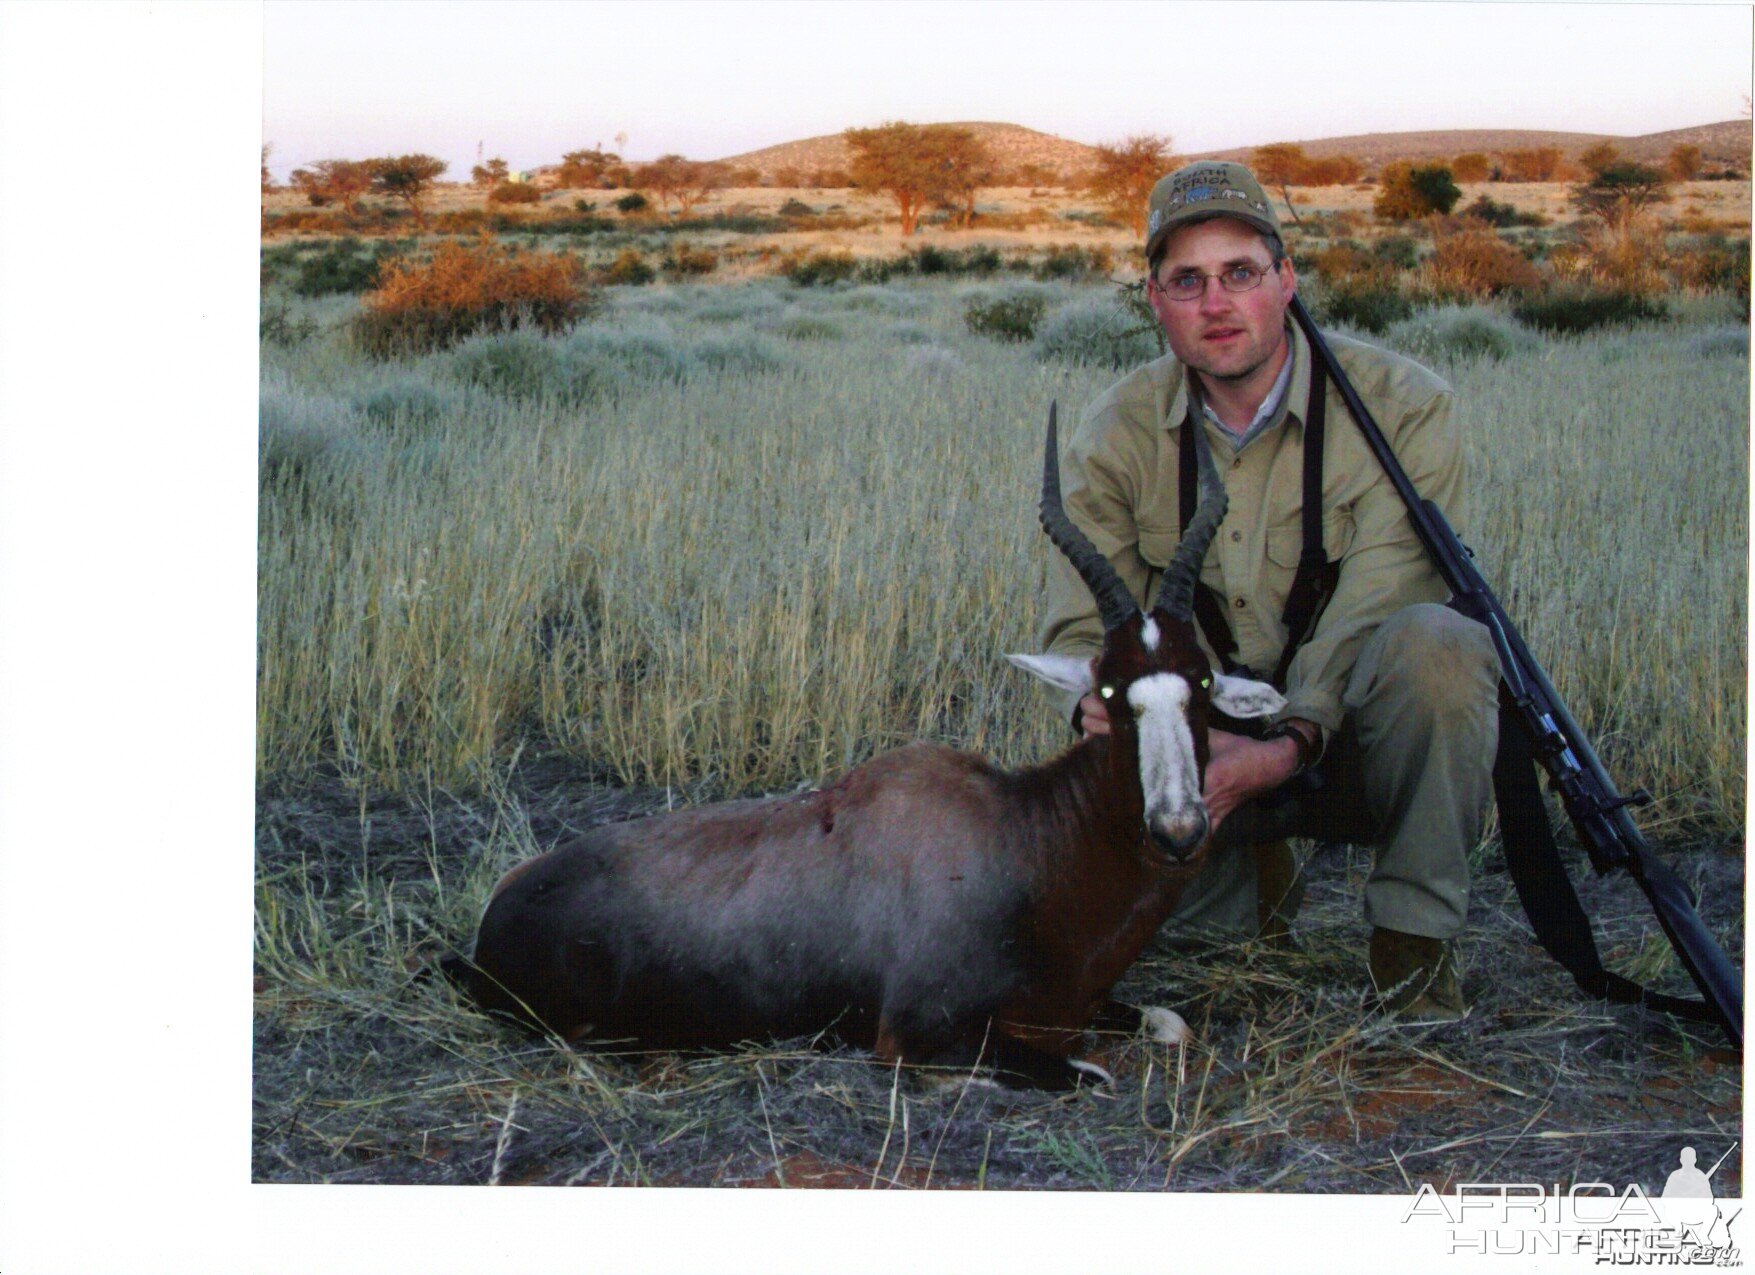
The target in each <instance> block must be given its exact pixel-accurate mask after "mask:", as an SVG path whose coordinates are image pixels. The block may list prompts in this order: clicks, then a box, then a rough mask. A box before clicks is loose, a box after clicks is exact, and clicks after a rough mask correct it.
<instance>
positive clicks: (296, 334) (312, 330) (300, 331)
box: [257, 305, 317, 345]
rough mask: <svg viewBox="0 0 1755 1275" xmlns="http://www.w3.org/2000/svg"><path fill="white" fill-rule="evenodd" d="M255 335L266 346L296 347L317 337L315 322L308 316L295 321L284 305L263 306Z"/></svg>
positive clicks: (289, 310)
mask: <svg viewBox="0 0 1755 1275" xmlns="http://www.w3.org/2000/svg"><path fill="white" fill-rule="evenodd" d="M257 335H258V338H259V339H260V340H261V341H263V342H264V343H266V344H268V345H298V344H301V343H302V342H305V341H308V340H310V339H311V338H312V337H314V336H316V335H317V321H316V320H315V319H313V318H312V317H311V316H310V315H308V314H305V315H300V316H299V317H298V318H296V319H295V318H293V316H292V311H291V309H290V308H289V307H287V306H285V305H265V306H263V307H262V317H261V319H260V321H259V322H258V323H257Z"/></svg>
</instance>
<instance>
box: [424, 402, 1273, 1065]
mask: <svg viewBox="0 0 1755 1275" xmlns="http://www.w3.org/2000/svg"><path fill="white" fill-rule="evenodd" d="M1201 459H1202V474H1201V492H1202V501H1201V509H1200V512H1199V513H1198V514H1197V515H1196V518H1195V521H1194V523H1192V524H1191V525H1190V528H1189V531H1188V534H1187V535H1186V536H1185V537H1184V540H1183V544H1182V546H1181V547H1180V548H1179V549H1178V553H1177V560H1176V562H1174V563H1173V564H1172V566H1171V568H1170V569H1169V570H1168V571H1167V572H1166V573H1165V577H1164V585H1163V586H1162V588H1161V589H1160V592H1159V595H1158V600H1157V604H1156V605H1155V606H1154V608H1153V609H1152V611H1151V612H1150V613H1144V612H1141V611H1140V610H1139V608H1138V606H1137V605H1136V604H1135V603H1134V602H1133V600H1132V598H1131V597H1130V596H1129V595H1128V594H1127V591H1126V588H1125V586H1123V585H1122V584H1121V582H1120V580H1119V578H1118V577H1116V576H1115V574H1114V572H1113V570H1112V569H1111V568H1110V567H1109V564H1108V563H1107V562H1106V561H1104V560H1103V559H1102V558H1101V556H1100V555H1098V554H1097V552H1096V550H1095V549H1094V548H1093V547H1092V546H1091V545H1090V542H1089V541H1088V540H1086V539H1085V537H1084V536H1083V535H1082V534H1081V533H1080V532H1079V531H1078V529H1077V528H1076V527H1075V526H1073V524H1072V523H1071V521H1070V520H1069V519H1068V518H1067V517H1066V515H1065V513H1064V511H1063V510H1062V509H1061V505H1060V494H1059V477H1058V465H1057V452H1056V440H1055V430H1054V423H1053V417H1052V415H1051V416H1050V421H1049V433H1048V445H1047V457H1046V462H1045V475H1044V494H1043V500H1042V519H1043V525H1044V528H1045V529H1046V530H1047V531H1048V534H1049V535H1050V537H1051V538H1052V539H1053V540H1054V543H1055V544H1056V545H1057V546H1058V547H1059V548H1060V549H1061V551H1062V552H1063V553H1065V554H1066V555H1067V556H1068V557H1069V558H1070V559H1071V560H1072V561H1073V563H1074V565H1075V566H1076V567H1077V568H1078V569H1079V571H1080V573H1081V575H1083V576H1084V578H1085V580H1086V582H1087V583H1088V584H1090V586H1091V588H1092V590H1093V592H1094V593H1095V594H1096V596H1097V599H1098V605H1099V609H1100V612H1101V613H1102V615H1103V621H1104V627H1105V631H1106V633H1105V638H1104V645H1103V650H1102V652H1101V653H1100V654H1099V655H1098V656H1097V657H1096V659H1094V660H1092V661H1090V662H1088V663H1087V662H1086V661H1082V660H1074V659H1069V658H1067V657H1059V656H1011V657H1008V658H1010V659H1012V660H1013V662H1014V663H1017V664H1019V665H1020V666H1022V667H1025V668H1027V669H1029V670H1030V671H1031V672H1033V673H1035V674H1037V675H1038V676H1041V677H1044V678H1046V679H1048V680H1050V681H1053V682H1055V683H1057V684H1059V685H1062V686H1065V687H1068V688H1077V689H1081V690H1083V689H1088V688H1090V687H1093V686H1094V687H1096V688H1098V689H1099V690H1100V691H1101V693H1102V694H1103V695H1104V696H1105V697H1106V698H1107V699H1108V701H1109V705H1110V720H1111V724H1112V733H1111V734H1110V735H1109V736H1107V737H1103V736H1099V737H1096V738H1091V739H1086V740H1084V741H1083V742H1081V743H1079V744H1077V745H1075V746H1074V747H1072V748H1071V749H1069V750H1068V751H1067V752H1065V753H1063V754H1061V755H1060V756H1059V757H1056V758H1054V759H1053V760H1052V761H1049V762H1047V763H1046V764H1044V765H1041V766H1037V767H1033V768H1027V769H1024V770H1020V771H1007V770H1004V769H1001V768H999V767H996V766H994V765H993V764H991V763H990V762H988V761H986V760H984V759H982V758H981V757H978V756H975V755H972V754H970V753H965V752H958V751H956V750H954V749H951V748H947V747H943V746H940V745H936V744H915V745H912V746H909V747H906V748H901V749H898V750H896V751H894V752H891V753H886V754H884V755H882V756H879V757H876V758H873V759H872V760H871V761H868V762H866V763H865V764H863V765H861V766H859V767H857V768H855V769H854V770H852V771H850V772H849V773H848V774H846V775H845V776H843V777H842V778H841V779H840V780H838V781H837V782H835V783H834V784H832V785H830V786H828V787H826V788H822V789H820V790H817V791H813V792H809V793H806V794H803V795H800V796H790V797H773V798H765V799H760V800H749V801H731V802H723V803H719V804H715V805H709V806H703V807H699V808H696V809H691V810H683V811H677V812H673V813H667V814H661V815H655V816H652V817H651V818H646V819H638V820H634V821H631V822H628V823H621V824H611V825H607V826H604V827H600V828H597V829H594V830H592V831H590V832H588V833H586V834H585V835H583V836H581V837H579V838H578V839H577V840H575V841H573V842H571V843H570V844H567V845H564V846H561V847H559V848H557V849H555V850H553V851H551V852H549V853H548V854H544V855H542V856H540V857H538V858H536V859H533V860H530V861H529V862H527V863H524V864H522V865H520V866H518V867H516V868H514V869H513V870H512V871H511V872H509V873H507V874H506V876H505V877H504V878H503V879H502V880H501V881H500V883H499V885H498V886H497V887H496V888H495V890H494V894H493V897H492V900H491V901H490V903H489V905H488V908H487V911H486V913H485V915H484V916H483V918H482V922H481V926H480V932H479V934H478V935H477V938H476V944H475V951H474V955H473V957H472V958H471V959H470V960H468V961H454V962H453V963H452V965H451V966H450V968H451V972H452V973H453V975H454V977H457V978H458V979H459V980H460V981H461V982H462V983H463V984H464V986H465V987H466V988H467V989H468V991H469V992H470V993H471V994H472V995H473V997H474V998H475V1000H476V1001H477V1002H478V1003H479V1004H480V1005H481V1006H483V1007H484V1008H486V1009H489V1010H493V1011H499V1012H503V1013H508V1014H511V1015H514V1016H516V1017H518V1018H520V1019H522V1020H524V1021H525V1022H526V1023H529V1024H531V1025H535V1026H539V1027H541V1028H543V1029H546V1030H548V1031H551V1032H553V1033H555V1034H556V1035H558V1036H560V1037H562V1038H564V1039H567V1040H569V1041H581V1040H583V1039H584V1038H586V1037H588V1036H589V1037H592V1038H596V1039H600V1040H631V1041H633V1042H636V1043H637V1044H639V1045H641V1046H645V1047H652V1048H689V1047H702V1046H720V1045H727V1044H731V1043H733V1042H736V1041H739V1040H747V1039H764V1038H771V1037H788V1036H796V1035H801V1034H806V1033H820V1032H824V1031H825V1030H827V1031H830V1032H832V1033H833V1034H834V1035H836V1036H838V1037H839V1038H840V1039H842V1040H844V1041H846V1042H848V1043H850V1044H854V1045H858V1046H862V1047H865V1048H869V1049H871V1050H873V1051H874V1052H875V1053H876V1054H877V1055H878V1056H879V1057H880V1058H883V1059H885V1060H888V1061H900V1060H905V1061H908V1062H911V1063H926V1064H944V1065H970V1064H973V1063H975V1062H976V1061H977V1060H978V1059H979V1058H981V1057H983V1056H985V1057H986V1058H987V1059H988V1060H990V1061H992V1062H993V1063H994V1064H995V1065H996V1066H997V1068H998V1075H999V1077H1000V1078H1001V1079H1002V1080H1004V1081H1006V1082H1007V1083H1010V1084H1027V1085H1035V1086H1041V1087H1047V1088H1066V1087H1070V1086H1072V1085H1074V1084H1076V1083H1077V1080H1078V1077H1079V1076H1080V1075H1081V1074H1082V1073H1096V1074H1099V1075H1102V1074H1104V1073H1102V1071H1101V1069H1100V1068H1096V1067H1093V1066H1092V1065H1090V1064H1086V1063H1080V1062H1076V1061H1072V1060H1069V1058H1068V1055H1069V1054H1070V1053H1071V1052H1072V1050H1073V1049H1074V1047H1075V1046H1076V1045H1077V1044H1078V1043H1079V1041H1080V1039H1081V1037H1082V1035H1083V1033H1084V1032H1085V1031H1086V1030H1087V1029H1088V1028H1089V1027H1091V1026H1092V1025H1095V1024H1102V1025H1106V1026H1121V1025H1129V1026H1139V1025H1140V1024H1141V1023H1142V1022H1143V1023H1144V1024H1145V1025H1147V1026H1148V1027H1150V1028H1152V1029H1153V1031H1154V1034H1155V1035H1157V1036H1158V1037H1159V1038H1160V1039H1174V1038H1175V1035H1176V1033H1177V1032H1178V1031H1179V1030H1180V1029H1181V1022H1180V1020H1179V1019H1178V1018H1176V1016H1175V1015H1174V1014H1171V1013H1169V1012H1168V1011H1163V1010H1146V1011H1139V1010H1129V1009H1126V1008H1125V1007H1122V1006H1118V1005H1116V1004H1115V1003H1114V1002H1112V1001H1111V1000H1110V999H1109V992H1110V989H1111V988H1112V987H1113V986H1114V984H1115V982H1116V980H1117V979H1119V978H1120V977H1121V975H1122V973H1123V972H1124V971H1125V970H1126V969H1127V968H1128V966H1129V965H1130V964H1132V963H1133V961H1134V959H1135V958H1136V957H1137V956H1138V955H1139V953H1140V951H1141V949H1142V948H1143V947H1144V946H1145V944H1146V942H1147V941H1148V940H1149V939H1150V938H1151V936H1152V934H1153V933H1154V931H1156V930H1157V928H1158V926H1159V925H1160V924H1162V922H1163V921H1164V919H1165V918H1166V917H1167V916H1168V915H1169V913H1170V911H1171V910H1172V908H1173V907H1174V905H1175V903H1176V900H1177V898H1178V896H1179V895H1180V893H1181V891H1182V888H1183V886H1184V885H1185V883H1186V882H1187V880H1188V879H1189V877H1190V876H1191V875H1192V874H1193V872H1194V870H1195V868H1196V867H1197V865H1198V863H1199V855H1200V851H1201V850H1202V849H1203V848H1204V846H1205V844H1206V840H1207V831H1208V824H1207V816H1206V811H1205V808H1204V806H1203V805H1202V804H1201V800H1200V784H1201V776H1202V773H1203V771H1204V769H1205V765H1206V714H1207V710H1208V705H1209V703H1213V704H1217V705H1218V706H1219V707H1220V708H1222V709H1223V710H1224V711H1225V712H1227V713H1229V714H1231V715H1232V716H1239V717H1241V716H1262V715H1266V714H1270V713H1272V712H1274V711H1277V709H1278V708H1279V707H1280V705H1281V702H1282V701H1281V700H1280V697H1279V696H1278V695H1277V694H1276V693H1275V692H1274V691H1273V690H1272V688H1270V687H1267V686H1265V685H1263V684H1262V683H1258V682H1249V681H1244V680H1241V679H1234V678H1225V677H1218V676H1215V675H1213V674H1212V673H1211V672H1210V671H1209V669H1208V666H1207V662H1206V659H1205V658H1204V656H1203V655H1202V653H1201V651H1200V648H1199V646H1198V644H1197V642H1196V640H1195V636H1194V629H1193V626H1192V623H1191V620H1190V611H1191V607H1190V603H1191V601H1192V591H1193V587H1194V584H1193V581H1194V577H1195V575H1196V574H1197V573H1198V571H1199V566H1200V561H1201V558H1202V557H1203V556H1204V554H1205V552H1206V547H1207V545H1208V544H1209V543H1210V541H1211V539H1212V535H1213V532H1214V531H1215V530H1216V528H1217V525H1218V522H1219V520H1220V519H1221V518H1222V517H1223V516H1224V494H1223V490H1222V489H1221V488H1220V487H1219V483H1218V478H1217V475H1216V473H1214V472H1213V469H1212V464H1211V460H1210V457H1208V456H1207V455H1206V454H1205V450H1204V446H1203V448H1202V449H1201Z"/></svg>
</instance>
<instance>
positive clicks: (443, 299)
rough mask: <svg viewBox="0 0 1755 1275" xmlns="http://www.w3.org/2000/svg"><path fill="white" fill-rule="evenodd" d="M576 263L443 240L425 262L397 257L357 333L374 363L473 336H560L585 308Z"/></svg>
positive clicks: (485, 240) (490, 244)
mask: <svg viewBox="0 0 1755 1275" xmlns="http://www.w3.org/2000/svg"><path fill="white" fill-rule="evenodd" d="M590 300H591V298H590V294H589V293H588V292H587V290H586V287H585V284H584V280H583V277H582V271H581V269H580V266H579V262H578V261H577V260H576V259H575V258H573V257H571V256H567V255H564V254H558V253H545V252H539V251H537V250H536V249H534V248H526V249H518V248H509V247H506V246H504V245H502V244H499V243H496V242H494V241H493V240H492V239H490V238H489V237H487V236H485V235H484V236H482V238H481V239H480V240H478V241H477V242H476V243H474V244H462V243H442V244H440V245H439V246H438V247H437V248H436V249H435V250H434V251H433V255H432V256H431V257H429V258H427V259H425V260H419V259H411V258H406V257H405V258H397V259H395V260H392V261H388V262H386V263H385V264H384V265H383V266H382V267H381V268H380V270H379V273H378V286H377V287H376V288H375V289H374V290H372V291H371V292H369V293H367V294H366V297H365V309H364V310H362V311H361V313H360V315H359V317H358V319H356V320H355V333H356V335H357V336H358V337H359V340H360V343H361V344H362V345H363V346H364V347H365V349H366V350H367V351H368V352H369V353H371V354H373V355H376V356H377V357H379V358H389V357H394V356H396V355H399V354H412V353H419V352H421V351H424V350H436V349H441V348H443V347H445V346H448V345H452V344H454V343H456V342H458V341H461V340H462V339H463V338H464V337H467V336H472V335H474V334H475V333H477V332H502V331H506V330H509V329H511V328H517V327H526V326H528V327H534V328H537V329H538V330H540V331H542V332H547V333H554V332H559V331H562V330H563V329H565V328H567V327H568V326H570V325H571V324H573V323H575V322H577V321H578V320H579V319H580V318H581V317H583V315H584V314H585V312H586V310H587V309H588V308H589V306H590Z"/></svg>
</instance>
